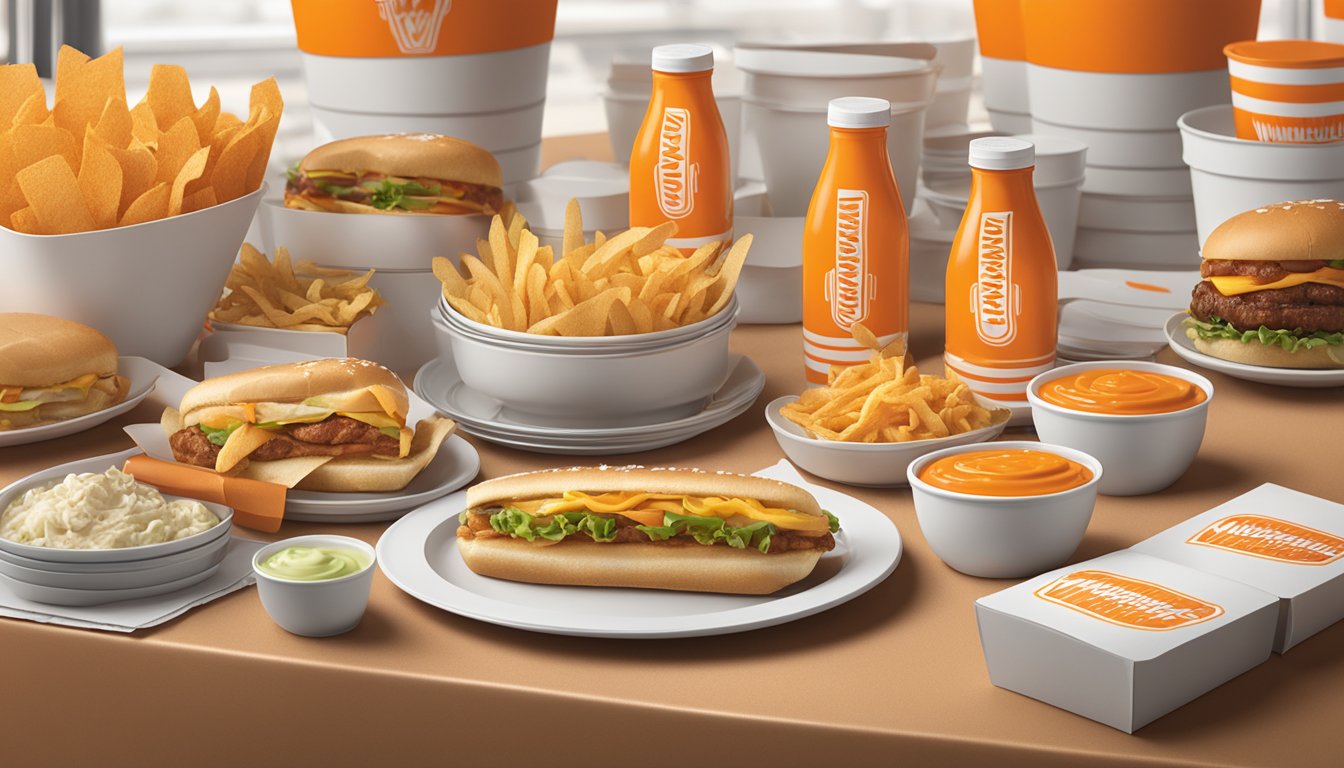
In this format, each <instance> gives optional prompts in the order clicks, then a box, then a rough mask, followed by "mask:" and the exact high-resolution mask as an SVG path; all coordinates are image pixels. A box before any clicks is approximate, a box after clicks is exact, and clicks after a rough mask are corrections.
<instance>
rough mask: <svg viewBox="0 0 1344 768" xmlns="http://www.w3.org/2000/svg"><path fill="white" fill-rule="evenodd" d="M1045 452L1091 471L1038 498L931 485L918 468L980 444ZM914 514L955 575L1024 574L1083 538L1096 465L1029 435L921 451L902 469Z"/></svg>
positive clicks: (1098, 475)
mask: <svg viewBox="0 0 1344 768" xmlns="http://www.w3.org/2000/svg"><path fill="white" fill-rule="evenodd" d="M987 447H989V448H1027V449H1031V450H1037V451H1045V452H1048V453H1053V454H1056V455H1058V456H1063V457H1064V458H1066V459H1071V460H1073V461H1076V462H1078V463H1079V464H1082V465H1083V466H1085V467H1087V468H1088V469H1090V470H1092V479H1091V480H1089V481H1088V482H1087V483H1085V484H1083V485H1080V486H1078V487H1077V488H1072V489H1070V490H1067V491H1063V492H1060V493H1050V494H1045V495H1041V496H977V495H974V494H968V493H956V492H954V491H946V490H943V489H941V488H934V487H933V486H931V485H929V484H928V483H926V482H924V481H923V480H920V479H919V473H920V472H921V471H922V470H923V469H924V467H926V466H928V465H929V464H931V463H933V462H935V461H937V460H938V459H941V458H943V457H944V456H952V455H954V454H958V453H966V452H968V451H979V450H984V449H985V448H987ZM906 477H907V478H908V479H909V482H910V490H911V496H912V498H913V500H914V502H915V517H916V518H917V519H918V520H919V528H920V530H921V531H922V532H923V533H924V538H925V539H926V540H927V541H928V542H929V547H930V548H931V549H932V550H933V552H934V554H936V555H938V557H940V558H942V561H943V562H945V563H947V564H948V565H949V566H951V567H953V568H955V569H956V570H958V571H961V572H962V573H965V574H968V575H971V576H980V577H983V578H990V579H1008V578H1023V577H1027V576H1035V575H1036V574H1039V573H1043V572H1045V571H1048V570H1050V569H1051V568H1054V567H1055V566H1058V565H1060V564H1062V563H1064V561H1066V560H1068V559H1069V556H1070V555H1072V554H1073V553H1074V551H1075V550H1076V549H1078V544H1079V542H1081V541H1082V540H1083V533H1084V532H1085V531H1086V530H1087V524H1088V522H1089V521H1090V520H1091V519H1092V508H1093V506H1095V504H1096V501H1097V484H1098V482H1099V481H1100V480H1101V479H1102V465H1101V462H1099V461H1097V460H1096V459H1094V458H1093V457H1091V456H1089V455H1087V454H1086V453H1083V452H1082V451H1077V450H1074V449H1072V448H1065V447H1063V446H1059V445H1050V444H1047V443H1035V442H1031V441H1026V440H1022V441H1004V442H996V443H992V444H990V445H988V446H986V445H978V444H974V445H963V446H957V447H954V448H947V449H945V450H941V451H935V452H933V453H930V454H927V455H925V456H921V457H920V458H918V459H916V460H914V461H913V462H911V463H910V466H909V467H908V468H907V469H906Z"/></svg>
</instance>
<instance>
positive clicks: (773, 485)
mask: <svg viewBox="0 0 1344 768" xmlns="http://www.w3.org/2000/svg"><path fill="white" fill-rule="evenodd" d="M565 491H583V492H585V493H594V494H596V493H607V492H609V491H629V492H641V491H643V492H648V493H674V494H681V495H684V496H728V497H736V498H740V499H755V500H757V501H759V502H761V503H762V504H764V505H766V506H768V507H783V508H785V509H795V510H797V511H799V512H802V513H803V514H806V515H817V516H820V515H821V506H820V505H819V504H817V500H816V499H815V498H813V497H812V494H810V493H808V492H807V491H805V490H803V489H802V488H799V487H798V486H796V485H790V484H788V483H783V482H780V481H778V480H769V479H767V478H764V477H752V476H750V475H738V474H734V473H732V472H709V471H706V470H703V469H673V468H664V467H638V466H629V467H608V466H601V467H570V468H568V469H544V470H541V471H539V472H523V473H520V474H516V475H505V476H504V477H496V478H495V479H493V480H486V481H485V482H483V483H480V484H478V485H473V486H472V487H470V488H468V489H467V506H468V507H470V508H473V509H474V508H477V507H486V506H491V505H493V504H499V503H501V502H506V501H526V500H527V499H541V498H553V497H558V496H560V495H562V494H564V492H565Z"/></svg>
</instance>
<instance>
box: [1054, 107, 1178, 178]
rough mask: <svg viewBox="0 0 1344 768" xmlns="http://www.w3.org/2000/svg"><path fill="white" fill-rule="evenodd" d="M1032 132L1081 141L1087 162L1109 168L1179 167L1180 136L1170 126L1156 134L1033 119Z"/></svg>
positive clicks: (1174, 127)
mask: <svg viewBox="0 0 1344 768" xmlns="http://www.w3.org/2000/svg"><path fill="white" fill-rule="evenodd" d="M1031 122H1032V126H1033V127H1032V131H1033V132H1034V133H1042V134H1047V135H1050V136H1059V137H1061V138H1066V139H1072V140H1074V141H1081V142H1082V143H1084V144H1086V145H1087V160H1088V162H1090V163H1093V164H1095V165H1104V166H1109V167H1113V168H1174V167H1176V166H1179V165H1180V164H1181V132H1180V131H1178V130H1177V129H1176V123H1175V121H1172V123H1171V125H1169V126H1167V127H1166V128H1163V129H1161V130H1156V131H1121V130H1114V129H1108V128H1082V127H1079V126H1074V125H1060V124H1058V123H1052V122H1049V121H1048V120H1043V119H1041V118H1040V117H1038V116H1035V115H1033V116H1032V118H1031Z"/></svg>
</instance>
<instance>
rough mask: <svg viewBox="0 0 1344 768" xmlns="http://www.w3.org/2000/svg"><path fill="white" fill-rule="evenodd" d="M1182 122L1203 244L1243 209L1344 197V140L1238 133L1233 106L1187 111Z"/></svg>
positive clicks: (1196, 216)
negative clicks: (1282, 140) (1275, 139)
mask: <svg viewBox="0 0 1344 768" xmlns="http://www.w3.org/2000/svg"><path fill="white" fill-rule="evenodd" d="M1179 125H1180V129H1181V140H1182V142H1183V147H1184V154H1183V157H1184V159H1185V162H1186V163H1188V164H1189V166H1190V176H1191V180H1192V183H1193V188H1194V198H1195V220H1196V222H1197V224H1198V229H1199V242H1200V243H1201V244H1202V243H1203V242H1204V240H1205V239H1207V238H1208V236H1209V234H1210V233H1212V232H1213V230H1214V229H1215V228H1217V226H1218V225H1219V224H1222V223H1223V222H1224V221H1226V220H1227V219H1230V218H1232V217H1233V216H1235V215H1237V214H1239V213H1242V212H1243V211H1249V210H1253V209H1255V208H1259V207H1261V206H1264V205H1268V204H1270V203H1277V202H1282V201H1285V200H1314V199H1318V198H1332V199H1336V200H1339V199H1344V151H1341V148H1342V147H1344V142H1332V143H1328V144H1273V143H1269V142H1263V141H1246V140H1244V139H1238V138H1237V137H1236V135H1237V132H1236V130H1235V128H1234V127H1233V122H1232V108H1231V107H1230V106H1219V107H1211V108H1208V109H1199V110H1195V111H1192V112H1188V113H1186V114H1184V115H1182V116H1181V119H1180V123H1179Z"/></svg>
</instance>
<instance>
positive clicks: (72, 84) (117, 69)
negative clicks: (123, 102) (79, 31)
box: [52, 45, 126, 136]
mask: <svg viewBox="0 0 1344 768" xmlns="http://www.w3.org/2000/svg"><path fill="white" fill-rule="evenodd" d="M122 70H123V66H122V51H121V48H120V47H117V48H113V49H112V50H110V51H108V52H107V53H105V54H103V55H102V56H99V57H98V58H96V59H90V58H88V57H87V56H85V55H84V54H82V53H80V52H79V51H77V50H75V49H74V48H71V47H70V46H68V45H63V46H61V50H60V53H58V54H57V59H56V98H55V105H54V106H53V107H52V115H53V116H54V117H55V118H56V125H57V126H59V127H61V128H64V129H65V130H67V131H69V132H70V134H71V135H73V136H83V135H84V129H85V128H86V127H88V126H89V125H92V124H96V123H97V122H98V118H99V117H101V116H102V114H103V108H104V107H105V106H106V105H107V100H108V99H111V98H114V97H117V96H120V97H121V98H123V99H124V98H125V97H126V79H125V76H124V75H123V73H122Z"/></svg>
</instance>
